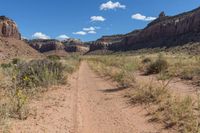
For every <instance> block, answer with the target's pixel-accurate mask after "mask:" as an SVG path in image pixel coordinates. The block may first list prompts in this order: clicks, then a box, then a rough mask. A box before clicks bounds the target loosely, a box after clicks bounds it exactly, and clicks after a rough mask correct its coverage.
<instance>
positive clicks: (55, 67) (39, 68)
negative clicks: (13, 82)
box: [16, 59, 64, 89]
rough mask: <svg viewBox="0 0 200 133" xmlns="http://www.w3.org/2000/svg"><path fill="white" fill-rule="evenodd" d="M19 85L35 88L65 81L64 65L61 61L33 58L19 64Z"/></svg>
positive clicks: (17, 68)
mask: <svg viewBox="0 0 200 133" xmlns="http://www.w3.org/2000/svg"><path fill="white" fill-rule="evenodd" d="M16 70H17V86H19V87H21V88H25V89H26V88H34V87H40V86H48V85H51V84H57V83H61V82H63V81H64V80H63V79H64V78H63V71H64V67H63V65H62V64H61V63H59V62H54V61H50V60H46V59H44V60H33V61H31V62H28V63H21V64H18V66H17V67H16Z"/></svg>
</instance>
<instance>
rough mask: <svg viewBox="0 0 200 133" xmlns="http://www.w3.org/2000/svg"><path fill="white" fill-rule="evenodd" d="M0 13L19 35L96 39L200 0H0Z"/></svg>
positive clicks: (190, 6)
mask: <svg viewBox="0 0 200 133" xmlns="http://www.w3.org/2000/svg"><path fill="white" fill-rule="evenodd" d="M0 2H1V4H0V15H6V16H8V17H9V18H12V19H13V20H15V21H16V23H17V24H18V27H19V30H20V32H21V33H22V36H24V37H26V38H29V39H32V38H37V37H40V38H57V37H59V36H60V38H65V37H66V36H68V37H72V38H79V39H81V40H83V41H90V40H95V39H97V38H99V37H101V36H102V35H112V34H122V33H127V32H130V31H132V30H134V29H140V28H144V27H145V26H146V25H147V24H148V23H149V22H150V21H151V20H153V19H155V17H157V16H158V14H159V13H160V12H161V11H165V13H166V14H167V15H175V14H178V13H182V12H184V11H189V10H192V9H194V8H197V7H199V6H200V0H112V1H110V0H0Z"/></svg>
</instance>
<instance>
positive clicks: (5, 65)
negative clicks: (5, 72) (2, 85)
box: [1, 63, 12, 69]
mask: <svg viewBox="0 0 200 133" xmlns="http://www.w3.org/2000/svg"><path fill="white" fill-rule="evenodd" d="M11 66H12V64H11V63H2V64H1V67H2V68H3V69H6V68H10V67H11Z"/></svg>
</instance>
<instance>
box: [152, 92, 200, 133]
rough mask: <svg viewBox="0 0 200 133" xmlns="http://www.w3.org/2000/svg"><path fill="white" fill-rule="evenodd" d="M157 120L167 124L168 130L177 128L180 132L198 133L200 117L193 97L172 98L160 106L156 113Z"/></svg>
mask: <svg viewBox="0 0 200 133" xmlns="http://www.w3.org/2000/svg"><path fill="white" fill-rule="evenodd" d="M155 116H157V119H160V120H161V121H163V122H164V123H165V126H166V127H167V128H170V127H175V128H177V129H178V131H179V132H184V133H194V132H198V131H199V128H200V125H198V121H199V118H198V115H197V112H196V111H195V105H194V101H193V100H192V98H191V97H189V96H187V97H184V98H180V97H171V98H170V99H169V98H168V99H166V100H165V101H163V103H161V104H159V107H158V109H157V111H156V112H155Z"/></svg>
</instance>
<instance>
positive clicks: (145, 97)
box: [131, 84, 170, 104]
mask: <svg viewBox="0 0 200 133" xmlns="http://www.w3.org/2000/svg"><path fill="white" fill-rule="evenodd" d="M169 96H170V95H169V91H168V89H167V87H166V86H164V85H163V86H162V87H161V86H153V85H152V84H146V85H144V86H139V87H137V89H136V90H135V91H134V93H133V94H132V96H131V101H132V103H133V104H152V103H154V104H155V103H160V102H161V101H162V100H163V99H165V98H167V97H169Z"/></svg>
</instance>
